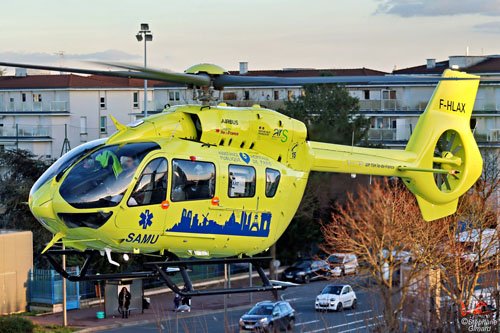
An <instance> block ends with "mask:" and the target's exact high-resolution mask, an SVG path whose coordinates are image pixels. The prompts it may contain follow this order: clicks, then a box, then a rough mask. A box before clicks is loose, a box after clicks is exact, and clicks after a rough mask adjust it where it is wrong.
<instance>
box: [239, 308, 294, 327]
mask: <svg viewBox="0 0 500 333" xmlns="http://www.w3.org/2000/svg"><path fill="white" fill-rule="evenodd" d="M294 326H295V310H294V309H293V308H292V306H291V305H290V303H288V302H285V301H281V302H276V303H273V302H271V301H264V302H260V303H257V304H255V306H254V307H253V308H252V309H250V311H248V312H247V313H245V314H244V315H243V316H241V318H240V332H245V331H261V332H262V331H263V332H274V331H277V330H290V331H291V330H293V327H294Z"/></svg>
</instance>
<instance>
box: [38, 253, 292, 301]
mask: <svg viewBox="0 0 500 333" xmlns="http://www.w3.org/2000/svg"><path fill="white" fill-rule="evenodd" d="M97 254H99V251H96V250H86V251H84V252H81V251H78V250H49V251H47V252H45V253H44V254H43V255H44V256H45V257H46V258H47V260H48V261H49V262H50V263H51V265H52V266H53V267H54V269H55V270H56V271H57V272H58V273H59V274H60V275H61V276H62V277H63V278H65V279H68V280H69V281H85V280H131V279H159V278H161V279H163V280H164V281H165V283H166V284H167V287H169V288H170V289H171V290H172V291H173V292H175V293H177V294H179V295H181V296H187V297H193V296H207V295H223V294H238V293H249V292H263V291H271V292H273V294H274V295H275V297H276V296H277V291H278V290H284V289H286V288H287V287H292V286H294V284H284V283H281V282H279V281H271V280H269V278H268V277H267V276H266V273H265V272H264V269H263V268H262V263H264V262H269V261H270V260H271V259H272V258H271V257H253V258H223V259H206V260H172V261H161V262H148V263H145V264H144V266H145V267H147V268H149V269H150V270H148V271H144V272H131V273H111V274H92V275H89V274H87V271H88V268H89V266H90V264H91V262H92V261H93V258H94V257H95V256H96V255H97ZM62 255H79V256H83V257H85V262H84V264H83V266H82V268H81V270H80V274H78V275H69V274H68V273H67V272H66V271H65V270H63V269H62V266H61V265H60V264H59V263H58V262H57V261H56V260H55V258H54V257H55V256H62ZM237 263H250V264H252V266H253V268H255V270H256V271H257V273H258V274H259V277H260V279H261V281H262V284H263V285H262V286H255V287H243V288H222V289H208V290H198V289H194V287H193V284H192V283H191V279H190V278H189V275H188V272H187V266H194V265H212V264H228V265H230V264H237ZM172 272H180V274H181V276H182V279H183V281H184V286H185V287H186V288H187V290H185V289H180V288H179V287H178V286H177V284H176V283H174V282H173V281H172V279H171V278H170V276H169V275H171V274H172Z"/></svg>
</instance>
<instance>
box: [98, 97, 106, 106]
mask: <svg viewBox="0 0 500 333" xmlns="http://www.w3.org/2000/svg"><path fill="white" fill-rule="evenodd" d="M99 108H101V109H105V108H106V96H101V97H99Z"/></svg>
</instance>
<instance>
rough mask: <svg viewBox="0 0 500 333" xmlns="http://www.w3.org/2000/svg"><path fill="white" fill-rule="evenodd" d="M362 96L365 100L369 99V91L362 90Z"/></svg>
mask: <svg viewBox="0 0 500 333" xmlns="http://www.w3.org/2000/svg"><path fill="white" fill-rule="evenodd" d="M363 94H364V96H365V99H370V90H363Z"/></svg>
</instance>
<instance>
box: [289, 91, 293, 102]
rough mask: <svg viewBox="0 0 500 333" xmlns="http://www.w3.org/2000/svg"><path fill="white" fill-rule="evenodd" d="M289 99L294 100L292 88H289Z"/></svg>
mask: <svg viewBox="0 0 500 333" xmlns="http://www.w3.org/2000/svg"><path fill="white" fill-rule="evenodd" d="M288 100H289V101H293V91H292V90H288Z"/></svg>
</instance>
